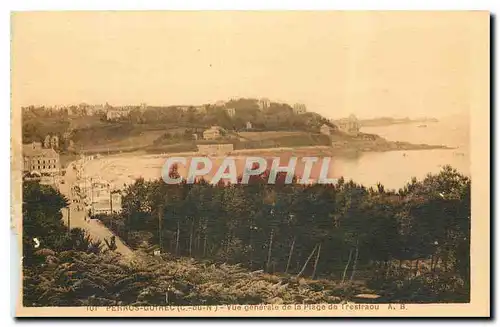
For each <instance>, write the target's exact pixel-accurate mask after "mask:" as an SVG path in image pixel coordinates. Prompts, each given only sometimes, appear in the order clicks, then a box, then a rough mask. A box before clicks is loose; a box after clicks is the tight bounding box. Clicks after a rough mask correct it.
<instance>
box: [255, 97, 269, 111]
mask: <svg viewBox="0 0 500 327" xmlns="http://www.w3.org/2000/svg"><path fill="white" fill-rule="evenodd" d="M258 105H259V110H260V111H263V110H266V109H268V108H269V107H270V106H271V101H270V100H269V99H266V98H262V99H260V100H259V103H258Z"/></svg>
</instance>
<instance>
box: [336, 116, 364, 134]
mask: <svg viewBox="0 0 500 327" xmlns="http://www.w3.org/2000/svg"><path fill="white" fill-rule="evenodd" d="M336 124H337V126H338V128H339V131H341V132H344V133H346V134H349V135H358V134H359V128H360V124H359V121H358V119H357V118H356V116H354V115H350V116H349V117H348V118H344V119H341V120H339V121H338V122H337V123H336Z"/></svg>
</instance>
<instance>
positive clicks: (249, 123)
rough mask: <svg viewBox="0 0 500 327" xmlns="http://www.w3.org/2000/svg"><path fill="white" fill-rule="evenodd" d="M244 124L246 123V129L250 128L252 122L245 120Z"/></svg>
mask: <svg viewBox="0 0 500 327" xmlns="http://www.w3.org/2000/svg"><path fill="white" fill-rule="evenodd" d="M246 125H247V126H246V127H247V129H252V123H251V122H249V121H247V124H246Z"/></svg>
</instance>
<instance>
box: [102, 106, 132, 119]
mask: <svg viewBox="0 0 500 327" xmlns="http://www.w3.org/2000/svg"><path fill="white" fill-rule="evenodd" d="M129 113H130V109H122V108H112V109H108V111H107V112H106V119H107V120H109V121H112V120H118V119H120V118H124V117H127V116H128V115H129Z"/></svg>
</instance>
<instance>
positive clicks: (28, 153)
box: [23, 142, 60, 175]
mask: <svg viewBox="0 0 500 327" xmlns="http://www.w3.org/2000/svg"><path fill="white" fill-rule="evenodd" d="M23 161H24V165H23V171H24V172H30V173H31V172H38V173H40V174H45V175H55V174H58V173H59V170H60V160H59V154H58V153H57V152H56V151H55V150H54V149H52V148H50V149H44V148H42V144H41V143H40V142H33V143H30V144H23Z"/></svg>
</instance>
